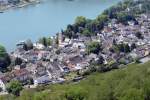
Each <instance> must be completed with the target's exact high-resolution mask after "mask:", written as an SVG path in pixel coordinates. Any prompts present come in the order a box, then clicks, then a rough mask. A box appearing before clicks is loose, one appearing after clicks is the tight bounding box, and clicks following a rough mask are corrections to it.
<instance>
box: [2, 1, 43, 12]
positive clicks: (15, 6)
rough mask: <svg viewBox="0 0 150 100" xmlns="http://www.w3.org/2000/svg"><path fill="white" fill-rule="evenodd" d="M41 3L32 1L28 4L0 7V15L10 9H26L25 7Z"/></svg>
mask: <svg viewBox="0 0 150 100" xmlns="http://www.w3.org/2000/svg"><path fill="white" fill-rule="evenodd" d="M39 3H41V1H40V0H32V1H30V2H25V1H24V2H21V3H19V4H17V5H5V6H1V7H0V13H4V12H5V11H7V10H10V9H16V8H23V7H26V6H29V5H35V4H39Z"/></svg>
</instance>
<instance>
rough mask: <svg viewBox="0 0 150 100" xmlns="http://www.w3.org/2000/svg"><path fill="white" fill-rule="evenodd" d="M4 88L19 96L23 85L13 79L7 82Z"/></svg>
mask: <svg viewBox="0 0 150 100" xmlns="http://www.w3.org/2000/svg"><path fill="white" fill-rule="evenodd" d="M6 89H7V91H8V93H11V94H13V95H16V96H19V94H20V91H21V90H22V89H23V87H22V85H21V83H20V82H19V81H16V80H13V81H11V82H10V83H8V84H7V87H6Z"/></svg>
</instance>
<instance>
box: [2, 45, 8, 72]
mask: <svg viewBox="0 0 150 100" xmlns="http://www.w3.org/2000/svg"><path fill="white" fill-rule="evenodd" d="M10 63H11V60H10V57H9V55H8V53H7V51H6V49H5V47H3V46H2V45H0V70H1V71H6V70H7V67H8V66H9V65H10Z"/></svg>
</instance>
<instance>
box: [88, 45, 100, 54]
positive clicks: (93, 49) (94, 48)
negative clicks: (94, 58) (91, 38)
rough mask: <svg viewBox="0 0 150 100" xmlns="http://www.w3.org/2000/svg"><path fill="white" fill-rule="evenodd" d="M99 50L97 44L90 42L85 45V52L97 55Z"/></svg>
mask: <svg viewBox="0 0 150 100" xmlns="http://www.w3.org/2000/svg"><path fill="white" fill-rule="evenodd" d="M100 50H101V45H100V43H99V42H91V43H89V44H88V45H87V52H88V53H89V54H90V53H95V54H98V53H99V51H100Z"/></svg>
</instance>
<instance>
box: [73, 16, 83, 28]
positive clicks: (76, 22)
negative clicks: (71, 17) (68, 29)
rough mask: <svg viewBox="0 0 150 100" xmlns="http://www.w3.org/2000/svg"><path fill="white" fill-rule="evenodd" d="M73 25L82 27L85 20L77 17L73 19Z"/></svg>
mask: <svg viewBox="0 0 150 100" xmlns="http://www.w3.org/2000/svg"><path fill="white" fill-rule="evenodd" d="M75 24H76V25H78V26H81V27H84V26H85V24H86V18H85V17H83V16H78V17H77V18H76V19H75Z"/></svg>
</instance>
